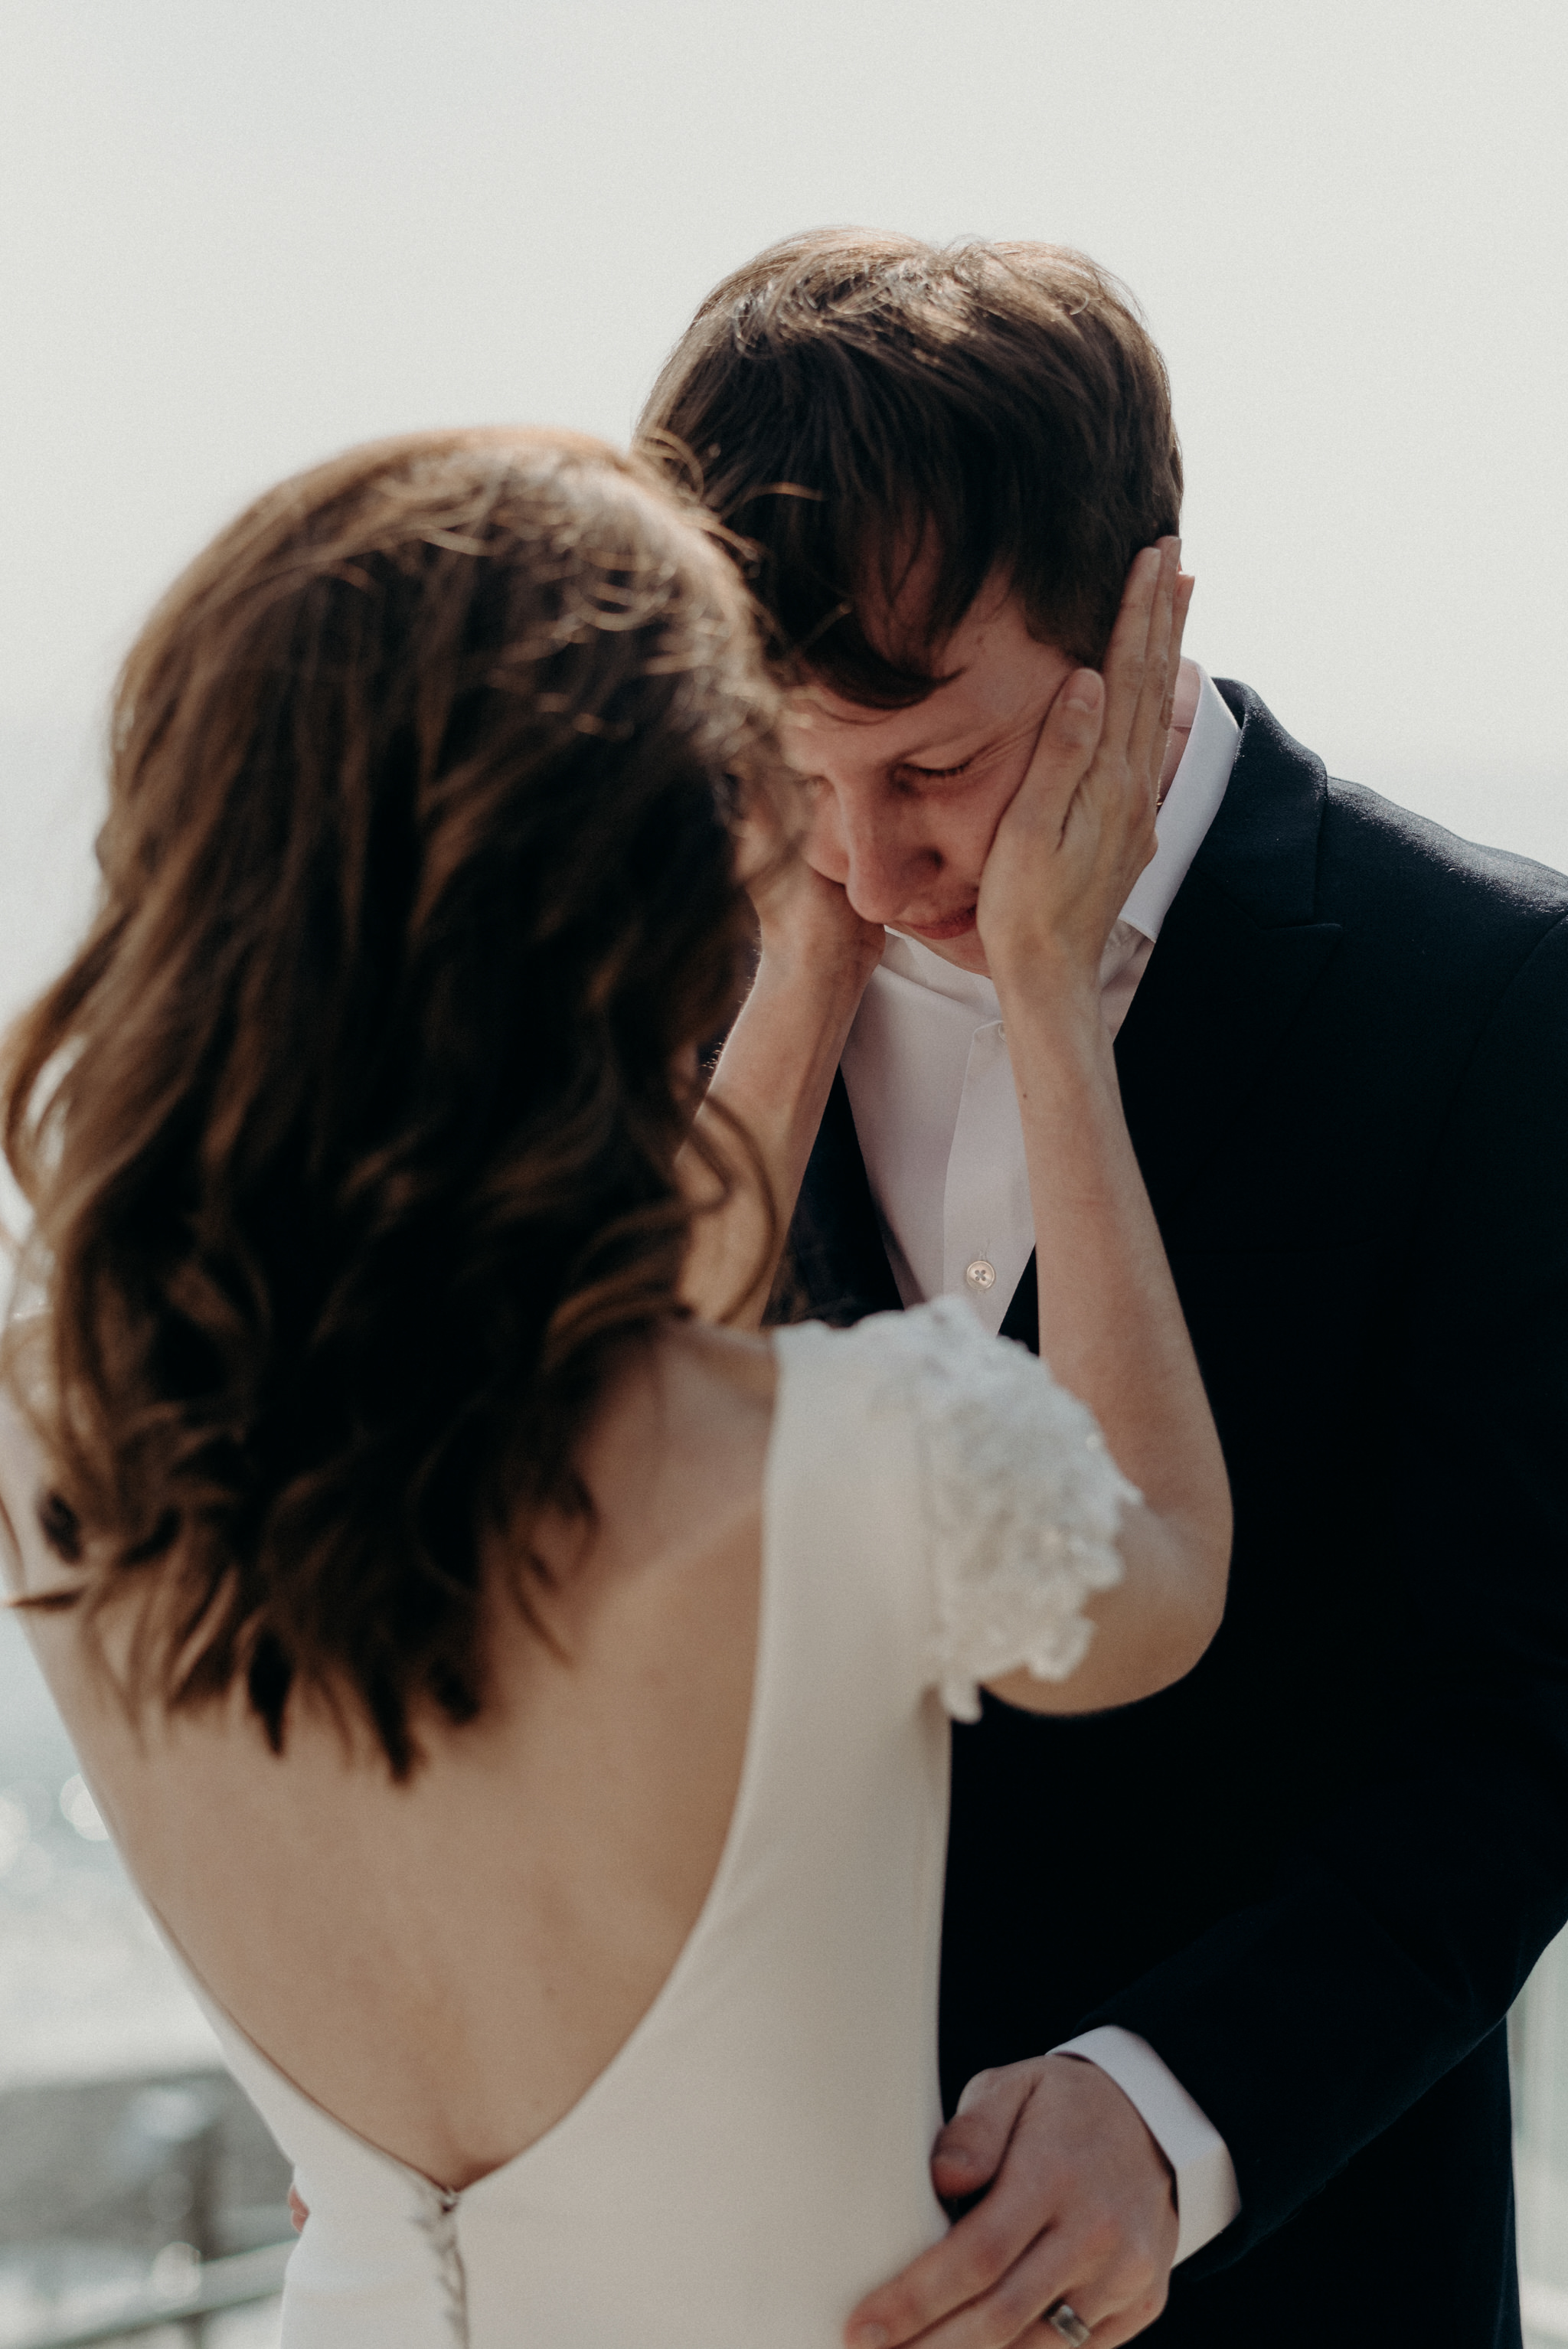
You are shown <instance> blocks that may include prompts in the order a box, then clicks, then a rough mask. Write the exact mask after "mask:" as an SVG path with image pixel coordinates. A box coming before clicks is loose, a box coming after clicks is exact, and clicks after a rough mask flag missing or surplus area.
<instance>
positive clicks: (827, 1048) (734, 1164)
mask: <svg viewBox="0 0 1568 2349" xmlns="http://www.w3.org/2000/svg"><path fill="white" fill-rule="evenodd" d="M743 855H744V856H745V858H746V860H747V862H748V863H749V864H750V865H751V867H752V877H751V879H750V883H749V885H750V888H751V894H752V902H753V904H754V905H756V908H757V916H758V928H759V931H760V934H761V954H760V957H759V958H758V966H757V975H756V977H755V978H754V979H753V981H752V985H751V990H750V992H749V994H748V997H747V999H746V1001H745V1004H744V1005H743V1006H742V1008H741V1011H740V1016H739V1018H738V1019H737V1020H736V1023H735V1026H734V1027H733V1028H732V1029H731V1030H730V1032H729V1036H728V1039H727V1041H726V1044H725V1047H724V1050H723V1051H722V1053H721V1054H720V1055H719V1061H718V1065H717V1068H716V1069H715V1071H714V1073H713V1079H712V1081H711V1083H710V1084H709V1086H708V1089H707V1094H706V1096H705V1098H704V1101H703V1104H702V1107H701V1108H700V1109H699V1111H698V1112H697V1117H696V1125H697V1129H698V1132H699V1133H701V1134H702V1136H703V1137H704V1139H705V1140H706V1142H707V1145H708V1146H709V1147H710V1148H711V1149H712V1150H714V1151H715V1152H716V1153H717V1155H718V1156H719V1157H720V1158H721V1160H722V1161H723V1162H724V1164H726V1165H727V1166H728V1167H729V1169H730V1170H731V1176H732V1187H731V1189H730V1193H729V1196H728V1197H727V1199H721V1196H720V1191H719V1185H718V1183H717V1178H716V1177H715V1175H714V1174H713V1172H712V1170H711V1169H710V1168H709V1167H708V1166H707V1164H705V1163H704V1161H703V1159H702V1157H701V1156H700V1155H699V1154H698V1152H697V1151H696V1149H694V1148H693V1147H692V1146H691V1144H689V1143H688V1144H687V1146H686V1150H685V1151H684V1152H683V1153H682V1154H681V1159H680V1162H679V1165H678V1168H677V1172H678V1174H679V1175H680V1178H681V1181H682V1183H683V1185H685V1187H686V1191H687V1195H688V1196H690V1197H692V1198H693V1199H695V1200H696V1201H698V1202H699V1203H701V1204H704V1205H705V1206H707V1212H706V1213H704V1214H702V1215H700V1216H698V1218H697V1221H696V1226H695V1229H694V1231H693V1235H692V1244H691V1248H690V1252H689V1254H688V1256H687V1258H686V1271H685V1275H684V1277H683V1278H682V1283H681V1294H682V1296H683V1298H684V1299H685V1300H686V1303H687V1304H688V1305H690V1306H691V1307H692V1309H693V1310H694V1311H695V1312H696V1313H699V1314H700V1315H702V1317H703V1318H704V1319H706V1320H710V1321H727V1322H728V1323H729V1325H730V1326H731V1327H732V1328H738V1329H743V1330H755V1329H758V1328H759V1327H760V1325H761V1321H762V1315H763V1311H764V1309H765V1308H766V1306H767V1303H768V1297H769V1290H770V1289H771V1288H772V1286H773V1277H774V1275H775V1273H776V1272H777V1271H778V1269H779V1257H780V1255H781V1254H782V1252H783V1247H784V1238H785V1235H786V1233H787V1232H788V1230H789V1219H790V1217H791V1216H793V1214H794V1212H795V1202H796V1199H797V1198H798V1196H799V1190H800V1184H801V1181H802V1179H803V1177H804V1175H805V1172H806V1162H807V1160H808V1159H809V1158H810V1154H811V1145H812V1143H814V1142H815V1141H816V1138H817V1129H818V1127H819V1126H820V1124H821V1122H822V1112H823V1111H824V1109H825V1108H826V1107H827V1102H828V1094H829V1092H830V1089H831V1086H832V1082H833V1075H834V1071H836V1069H837V1068H838V1065H839V1059H840V1056H841V1053H842V1051H843V1049H844V1042H845V1039H846V1038H847V1037H848V1035H849V1032H850V1026H851V1021H852V1020H853V1019H854V1016H855V1012H856V1010H857V1009H858V1008H859V1005H860V1000H861V996H862V994H863V993H864V992H865V986H866V981H867V979H868V978H870V977H871V975H872V971H873V970H874V969H875V968H876V966H877V963H878V960H879V959H880V957H881V955H882V947H883V944H884V941H885V933H884V932H883V931H882V929H880V928H878V927H876V926H874V925H873V924H872V923H870V922H862V921H861V917H860V916H859V915H858V914H857V913H856V912H855V911H854V908H853V907H852V906H851V904H850V901H849V899H848V897H847V896H846V895H845V894H844V891H843V890H842V888H841V887H840V885H839V884H838V883H837V882H834V881H828V880H825V879H824V878H823V876H822V875H821V874H820V873H817V872H814V871H813V870H812V868H811V866H810V865H809V864H807V863H806V860H805V858H804V857H803V856H802V855H800V854H799V852H798V851H797V850H795V849H794V848H793V847H792V846H790V845H789V843H787V842H786V841H785V840H784V839H783V837H782V833H781V831H780V829H779V827H778V825H777V823H776V822H774V821H771V820H769V816H768V814H767V812H766V811H763V812H761V813H759V814H758V817H756V818H754V819H753V823H752V826H751V837H749V838H748V840H747V842H746V843H744V845H743ZM732 1120H733V1121H735V1122H736V1123H738V1124H739V1125H740V1126H741V1127H742V1128H743V1129H744V1132H745V1133H746V1134H747V1135H748V1137H749V1139H750V1141H751V1143H752V1144H753V1145H754V1147H755V1149H756V1152H757V1154H758V1159H759V1160H760V1162H761V1165H760V1171H761V1172H762V1173H763V1174H765V1175H766V1178H767V1182H768V1185H769V1191H770V1192H771V1195H772V1206H773V1223H772V1227H771V1229H770V1228H769V1213H768V1206H767V1203H766V1202H765V1200H764V1197H763V1195H762V1192H761V1188H760V1185H759V1183H758V1179H757V1178H758V1168H757V1167H755V1166H754V1165H753V1164H751V1163H750V1162H749V1159H748V1154H747V1153H746V1151H745V1148H744V1145H743V1144H742V1143H740V1142H739V1140H738V1136H737V1134H736V1132H735V1124H734V1123H730V1121H732Z"/></svg>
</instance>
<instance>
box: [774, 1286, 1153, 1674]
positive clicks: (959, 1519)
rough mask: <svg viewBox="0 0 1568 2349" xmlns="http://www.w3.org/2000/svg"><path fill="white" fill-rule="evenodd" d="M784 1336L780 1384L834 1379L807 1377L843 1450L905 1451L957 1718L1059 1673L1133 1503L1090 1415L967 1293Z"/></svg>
mask: <svg viewBox="0 0 1568 2349" xmlns="http://www.w3.org/2000/svg"><path fill="white" fill-rule="evenodd" d="M783 1334H784V1337H785V1349H784V1362H785V1366H786V1371H787V1374H789V1375H792V1374H793V1369H794V1368H799V1370H800V1371H802V1372H815V1371H821V1372H825V1373H827V1374H828V1375H826V1376H825V1377H822V1378H820V1379H819V1378H818V1377H817V1376H815V1375H811V1376H810V1378H809V1381H808V1382H809V1383H810V1385H811V1386H812V1387H813V1388H815V1389H817V1390H818V1392H819V1394H820V1407H821V1408H822V1410H823V1411H824V1412H825V1413H830V1414H831V1419H832V1423H833V1425H834V1427H835V1430H836V1432H837V1434H838V1437H839V1439H840V1441H841V1442H842V1443H847V1444H850V1445H851V1446H852V1445H854V1444H861V1446H863V1448H864V1452H865V1454H866V1456H867V1459H868V1462H873V1461H874V1460H875V1458H876V1456H877V1454H878V1453H879V1451H880V1450H881V1449H882V1447H883V1446H892V1447H896V1450H897V1452H898V1454H899V1462H900V1470H901V1474H902V1475H903V1478H904V1479H905V1480H906V1481H907V1484H908V1485H909V1487H910V1497H911V1499H912V1501H913V1507H914V1514H915V1516H916V1518H917V1520H918V1522H919V1524H920V1526H921V1527H922V1529H923V1548H924V1551H925V1556H926V1568H927V1588H928V1591H929V1599H930V1605H931V1608H932V1610H933V1622H932V1633H931V1644H930V1650H929V1654H930V1661H931V1678H932V1680H933V1681H934V1682H935V1683H936V1684H937V1685H938V1686H939V1687H940V1689H941V1692H942V1695H943V1701H944V1704H945V1705H946V1707H947V1709H948V1711H949V1712H950V1713H953V1714H954V1717H955V1718H957V1719H960V1720H973V1719H974V1718H975V1713H977V1711H978V1697H977V1686H978V1684H980V1683H982V1682H987V1681H989V1680H992V1679H994V1678H996V1677H998V1676H1001V1675H1003V1674H1005V1673H1006V1672H1007V1671H1011V1670H1012V1669H1014V1668H1015V1667H1016V1666H1018V1665H1020V1664H1026V1665H1027V1666H1028V1667H1029V1669H1030V1670H1031V1671H1033V1672H1034V1673H1035V1674H1036V1675H1037V1677H1038V1678H1041V1679H1045V1680H1059V1679H1062V1678H1064V1677H1065V1676H1066V1675H1067V1674H1068V1672H1069V1671H1072V1669H1073V1668H1074V1666H1075V1665H1076V1664H1077V1663H1078V1661H1079V1659H1080V1658H1081V1656H1082V1654H1083V1652H1084V1651H1085V1649H1086V1647H1087V1645H1088V1638H1089V1630H1088V1623H1087V1620H1086V1619H1085V1617H1084V1613H1083V1609H1084V1606H1085V1603H1086V1601H1087V1600H1088V1598H1089V1597H1091V1596H1092V1594H1093V1593H1094V1592H1095V1591H1096V1590H1102V1589H1106V1588H1109V1586H1110V1585H1111V1584H1112V1583H1114V1582H1116V1581H1118V1580H1119V1578H1120V1575H1121V1562H1120V1557H1119V1552H1118V1549H1117V1545H1116V1536H1117V1530H1118V1526H1119V1518H1120V1515H1121V1511H1122V1509H1123V1508H1124V1507H1125V1506H1128V1505H1129V1504H1130V1503H1133V1502H1136V1500H1137V1499H1138V1495H1137V1493H1136V1491H1135V1489H1134V1487H1133V1486H1132V1485H1130V1483H1129V1482H1128V1480H1127V1478H1126V1477H1125V1476H1123V1475H1122V1474H1121V1472H1120V1470H1119V1468H1118V1467H1117V1465H1116V1463H1115V1461H1114V1460H1113V1459H1112V1458H1111V1456H1110V1454H1109V1451H1108V1449H1107V1447H1106V1444H1105V1439H1104V1437H1103V1436H1102V1435H1101V1433H1100V1432H1099V1426H1098V1424H1097V1423H1096V1421H1095V1418H1094V1415H1093V1413H1091V1412H1090V1411H1089V1410H1088V1407H1087V1405H1085V1404H1084V1403H1082V1402H1080V1401H1079V1400H1078V1397H1077V1396H1076V1395H1074V1394H1072V1393H1070V1392H1068V1389H1067V1388H1065V1387H1063V1386H1062V1385H1061V1384H1060V1383H1059V1382H1058V1381H1057V1380H1056V1379H1055V1378H1054V1377H1053V1376H1052V1374H1051V1371H1050V1370H1049V1369H1048V1367H1047V1365H1046V1363H1044V1362H1042V1361H1039V1360H1038V1359H1037V1357H1036V1356H1035V1355H1033V1354H1031V1353H1030V1352H1029V1351H1028V1350H1027V1348H1026V1347H1024V1346H1021V1345H1018V1344H1016V1342H1015V1341H1014V1340H1011V1339H1005V1338H995V1337H993V1336H992V1335H991V1334H990V1332H989V1331H988V1330H985V1329H984V1328H983V1327H982V1326H981V1324H980V1323H979V1322H978V1321H977V1320H976V1319H975V1315H974V1314H973V1313H972V1312H971V1311H970V1309H969V1308H968V1307H967V1306H966V1305H965V1303H964V1301H963V1300H962V1299H959V1298H952V1297H944V1298H937V1299H934V1300H933V1301H932V1302H931V1303H929V1304H926V1305H921V1306H916V1307H913V1308H912V1309H910V1310H909V1311H907V1312H903V1313H882V1314H877V1315H874V1316H872V1317H871V1318H870V1319H866V1320H864V1321H861V1322H857V1323H856V1324H855V1325H854V1326H853V1327H852V1328H851V1329H849V1330H826V1329H824V1328H822V1327H821V1325H820V1324H808V1325H805V1326H804V1327H803V1328H801V1329H799V1330H794V1331H789V1332H786V1333H783Z"/></svg>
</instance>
